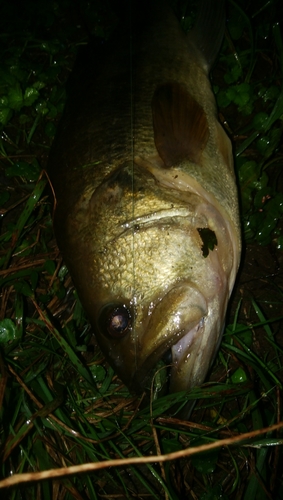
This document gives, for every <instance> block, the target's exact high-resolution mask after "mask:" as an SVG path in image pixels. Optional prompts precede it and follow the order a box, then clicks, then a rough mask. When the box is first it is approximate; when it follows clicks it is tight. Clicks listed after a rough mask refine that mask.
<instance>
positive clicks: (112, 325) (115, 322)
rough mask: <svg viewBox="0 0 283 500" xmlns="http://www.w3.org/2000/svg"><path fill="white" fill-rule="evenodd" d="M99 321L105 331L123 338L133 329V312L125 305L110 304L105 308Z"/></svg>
mask: <svg viewBox="0 0 283 500" xmlns="http://www.w3.org/2000/svg"><path fill="white" fill-rule="evenodd" d="M99 323H100V327H101V330H102V331H103V333H107V334H108V335H110V336H111V337H114V338H122V337H124V336H125V335H127V333H128V331H129V330H130V329H131V313H130V311H129V309H128V308H127V307H126V306H125V305H116V306H113V304H112V305H108V306H106V307H104V308H103V310H102V312H101V314H100V320H99Z"/></svg>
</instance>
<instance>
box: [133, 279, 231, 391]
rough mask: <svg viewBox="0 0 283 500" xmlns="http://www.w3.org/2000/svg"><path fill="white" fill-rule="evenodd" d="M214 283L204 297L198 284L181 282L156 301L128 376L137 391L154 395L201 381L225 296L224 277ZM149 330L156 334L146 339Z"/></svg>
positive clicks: (218, 330)
mask: <svg viewBox="0 0 283 500" xmlns="http://www.w3.org/2000/svg"><path fill="white" fill-rule="evenodd" d="M217 286H218V295H217V296H214V297H212V298H211V299H210V300H207V298H205V297H204V296H203V294H202V293H200V291H199V290H197V288H195V287H193V286H192V285H191V284H184V283H183V284H182V285H179V286H177V287H175V288H174V289H173V290H171V291H170V292H168V294H167V296H166V297H165V298H164V299H163V300H162V301H161V302H160V303H159V304H158V305H157V307H156V310H155V313H154V314H153V318H152V321H151V322H150V324H149V328H148V329H147V331H146V332H145V334H144V335H143V338H142V344H140V346H141V350H140V351H139V366H138V367H137V369H136V371H135V373H134V375H133V378H132V388H133V389H134V390H136V392H140V391H141V390H144V389H147V390H151V391H152V390H153V392H154V397H159V396H161V395H164V394H165V393H167V392H170V393H173V392H180V391H188V390H189V389H191V388H192V387H194V386H197V385H201V384H202V383H203V382H204V379H205V376H206V374H207V371H208V370H209V368H210V367H211V364H212V362H213V360H214V357H215V354H216V352H217V350H218V347H219V344H220V341H221V337H222V332H223V325H224V320H225V313H226V306H227V301H228V297H229V294H228V293H227V291H228V290H227V280H225V279H224V280H223V281H222V282H220V281H219V282H218V285H217ZM164 311H166V312H167V321H166V322H165V321H164V323H163V322H162V319H161V321H160V318H163V317H164ZM168 317H169V320H168ZM173 325H175V328H174V327H173ZM176 326H177V328H176ZM152 331H154V332H155V334H156V336H155V337H154V338H153V339H152V340H151V334H152ZM157 332H158V333H157Z"/></svg>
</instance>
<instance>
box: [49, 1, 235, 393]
mask: <svg viewBox="0 0 283 500" xmlns="http://www.w3.org/2000/svg"><path fill="white" fill-rule="evenodd" d="M145 4H146V2H145ZM199 4H200V12H199V15H198V17H197V20H196V23H195V26H194V28H193V29H192V31H191V32H190V33H189V34H188V35H186V34H185V33H184V32H183V31H182V29H181V27H180V25H179V22H178V20H177V19H176V17H175V15H174V13H173V11H172V10H171V8H170V6H169V5H168V4H167V2H166V1H158V0H157V1H152V2H148V3H147V8H146V7H144V12H145V16H144V17H142V16H139V15H138V16H137V21H136V24H134V25H132V27H131V29H125V28H124V29H122V30H121V31H120V32H119V33H120V34H119V36H118V38H115V39H114V41H113V42H112V43H111V42H110V44H109V47H108V49H107V50H106V53H104V52H103V54H102V56H101V58H100V60H99V61H98V62H97V61H96V60H95V59H94V60H92V56H87V59H86V60H85V63H84V62H83V63H79V64H78V67H77V70H75V72H76V71H77V75H75V76H74V81H73V86H72V90H71V92H70V95H69V98H68V102H67V106H66V110H65V113H64V116H63V118H62V121H61V124H60V126H59V129H58V133H57V136H56V138H55V141H54V145H53V147H52V150H51V153H50V159H49V166H48V171H49V175H50V178H51V181H52V184H53V186H54V190H55V195H56V203H57V204H56V211H55V218H54V228H55V234H56V237H57V241H58V245H59V248H60V249H61V251H62V254H63V257H64V259H65V262H66V264H67V267H68V268H69V271H70V273H71V275H72V277H73V280H74V283H75V286H76V287H77V290H78V294H79V297H80V300H81V302H82V304H83V306H84V308H85V311H86V313H87V315H88V317H89V320H90V322H91V324H92V325H93V328H94V330H95V332H96V335H97V338H98V341H99V344H100V346H101V349H102V351H103V352H104V353H105V355H106V357H107V359H108V360H109V362H110V363H111V364H112V366H113V367H114V368H115V370H116V372H117V373H118V375H119V376H120V378H121V379H122V380H123V381H124V382H125V383H126V384H127V385H128V386H129V388H130V389H132V390H134V391H140V390H142V389H143V388H144V387H145V386H146V385H147V384H148V383H149V378H150V376H151V375H152V373H153V372H154V370H155V367H156V365H157V363H158V361H159V360H160V359H162V358H163V356H164V355H165V354H166V353H168V352H170V359H169V364H170V365H171V369H170V377H169V390H170V391H172V392H173V391H179V390H187V389H189V388H191V387H193V386H195V385H198V384H201V383H202V382H203V381H204V378H205V376H206V374H207V371H208V369H209V367H210V365H211V362H212V361H213V359H214V356H215V354H216V352H217V349H218V346H219V343H220V340H221V336H222V332H223V326H224V322H225V314H226V307H227V302H228V299H229V296H230V294H231V291H232V289H233V285H234V281H235V277H236V273H237V269H238V266H239V259H240V246H241V244H240V226H239V216H238V199H237V188H236V183H235V175H234V169H233V159H232V151H231V143H230V140H229V139H228V137H227V135H226V134H225V132H224V130H223V128H222V127H221V125H220V123H219V121H218V119H217V112H216V104H215V98H214V95H213V93H212V89H211V85H210V82H209V78H208V75H209V70H210V66H211V63H212V61H213V59H214V58H215V55H216V53H217V51H218V49H219V45H220V42H221V39H222V35H223V22H224V17H223V2H222V1H221V0H215V1H212V0H207V1H202V2H199Z"/></svg>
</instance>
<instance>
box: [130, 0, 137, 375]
mask: <svg viewBox="0 0 283 500" xmlns="http://www.w3.org/2000/svg"><path fill="white" fill-rule="evenodd" d="M132 13H133V9H132V0H129V14H130V15H129V19H130V25H129V34H130V36H129V44H130V65H129V68H130V71H129V73H130V75H129V78H130V138H131V153H130V154H131V161H132V220H134V219H135V197H134V105H133V97H134V90H133V37H132V34H133V32H132V27H133V24H132ZM132 272H133V278H132V311H133V318H132V328H133V335H134V339H135V340H136V336H135V317H134V315H135V289H136V286H135V226H134V225H133V228H132ZM136 359H137V352H136V341H135V361H136ZM136 368H137V366H136Z"/></svg>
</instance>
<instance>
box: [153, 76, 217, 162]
mask: <svg viewBox="0 0 283 500" xmlns="http://www.w3.org/2000/svg"><path fill="white" fill-rule="evenodd" d="M152 118H153V129H154V141H155V146H156V149H157V151H158V153H159V156H160V157H161V158H162V160H163V162H164V166H165V167H167V168H169V167H172V166H174V165H178V164H179V163H180V162H182V161H183V160H189V161H192V162H194V163H199V160H200V156H201V153H202V151H203V149H204V148H205V146H206V143H207V140H208V137H209V129H208V123H207V118H206V115H205V112H204V110H203V109H202V107H201V106H200V104H199V103H198V102H197V101H196V100H195V99H194V98H193V97H192V96H191V94H190V93H189V92H188V90H187V89H186V87H185V86H184V85H181V84H179V83H176V82H172V83H166V84H164V85H160V86H159V87H158V88H157V89H156V91H155V92H154V96H153V99H152Z"/></svg>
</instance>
